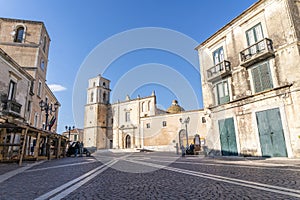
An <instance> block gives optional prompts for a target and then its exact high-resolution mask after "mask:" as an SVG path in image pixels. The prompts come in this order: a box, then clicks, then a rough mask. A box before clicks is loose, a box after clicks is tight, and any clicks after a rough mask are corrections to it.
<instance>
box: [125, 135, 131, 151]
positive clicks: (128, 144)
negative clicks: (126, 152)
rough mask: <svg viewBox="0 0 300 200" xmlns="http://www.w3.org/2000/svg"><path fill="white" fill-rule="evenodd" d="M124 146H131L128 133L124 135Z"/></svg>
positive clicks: (127, 147)
mask: <svg viewBox="0 0 300 200" xmlns="http://www.w3.org/2000/svg"><path fill="white" fill-rule="evenodd" d="M125 148H126V149H129V148H131V137H130V135H126V137H125Z"/></svg>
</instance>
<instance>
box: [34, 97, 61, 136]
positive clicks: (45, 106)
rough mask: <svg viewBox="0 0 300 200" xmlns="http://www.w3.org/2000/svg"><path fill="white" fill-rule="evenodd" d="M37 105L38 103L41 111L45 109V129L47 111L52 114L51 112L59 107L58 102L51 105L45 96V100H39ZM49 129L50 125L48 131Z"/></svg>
mask: <svg viewBox="0 0 300 200" xmlns="http://www.w3.org/2000/svg"><path fill="white" fill-rule="evenodd" d="M39 105H40V107H41V111H45V114H46V122H45V123H46V124H45V127H44V129H45V130H47V126H48V117H49V112H50V114H51V115H52V113H53V112H55V111H56V110H57V108H58V107H59V103H58V102H56V103H55V104H54V106H53V105H52V104H49V103H48V100H47V98H46V100H45V101H43V100H41V101H40V102H39ZM50 129H51V127H50V126H49V131H50Z"/></svg>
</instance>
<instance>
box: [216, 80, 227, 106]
mask: <svg viewBox="0 0 300 200" xmlns="http://www.w3.org/2000/svg"><path fill="white" fill-rule="evenodd" d="M225 83H226V85H227V87H226V88H227V90H226V88H225V86H224V85H225ZM220 85H221V88H222V93H223V96H222V97H221V94H220V93H221V92H220V90H219V89H220V87H219V86H220ZM226 94H227V95H226ZM215 95H216V100H217V105H222V104H225V103H228V102H230V91H229V81H228V79H224V80H221V81H219V82H217V83H215Z"/></svg>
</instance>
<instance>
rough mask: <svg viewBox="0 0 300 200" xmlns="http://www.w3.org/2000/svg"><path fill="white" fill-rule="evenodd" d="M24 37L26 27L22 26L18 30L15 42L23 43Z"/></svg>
mask: <svg viewBox="0 0 300 200" xmlns="http://www.w3.org/2000/svg"><path fill="white" fill-rule="evenodd" d="M23 37H24V27H23V26H20V27H19V28H18V29H17V32H16V35H15V39H14V42H19V43H22V42H23Z"/></svg>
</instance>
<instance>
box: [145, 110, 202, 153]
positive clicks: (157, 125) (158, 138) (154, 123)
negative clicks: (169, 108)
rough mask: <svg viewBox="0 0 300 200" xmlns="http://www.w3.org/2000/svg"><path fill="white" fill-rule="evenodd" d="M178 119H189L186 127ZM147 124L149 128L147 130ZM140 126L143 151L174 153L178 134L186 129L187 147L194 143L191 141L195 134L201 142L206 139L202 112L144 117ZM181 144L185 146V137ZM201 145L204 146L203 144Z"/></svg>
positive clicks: (177, 142)
mask: <svg viewBox="0 0 300 200" xmlns="http://www.w3.org/2000/svg"><path fill="white" fill-rule="evenodd" d="M180 118H182V121H184V120H185V119H187V118H189V119H190V120H189V122H188V123H187V127H186V126H185V124H184V123H183V124H182V123H181V122H180ZM163 123H165V126H164V125H163ZM147 124H148V127H149V128H147ZM141 125H142V126H141V127H142V137H143V148H145V149H152V150H156V151H173V152H176V146H177V145H178V144H179V132H180V131H181V130H185V129H186V128H187V132H188V144H189V145H190V144H191V143H194V142H193V139H194V136H195V135H196V134H198V135H200V138H201V139H202V141H203V142H205V139H206V137H207V130H206V116H205V114H204V112H203V110H196V111H186V112H182V113H178V114H165V115H157V116H152V117H144V118H141ZM183 143H184V146H186V135H185V136H184V138H183ZM176 144H177V145H176ZM203 145H206V144H205V143H203Z"/></svg>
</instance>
